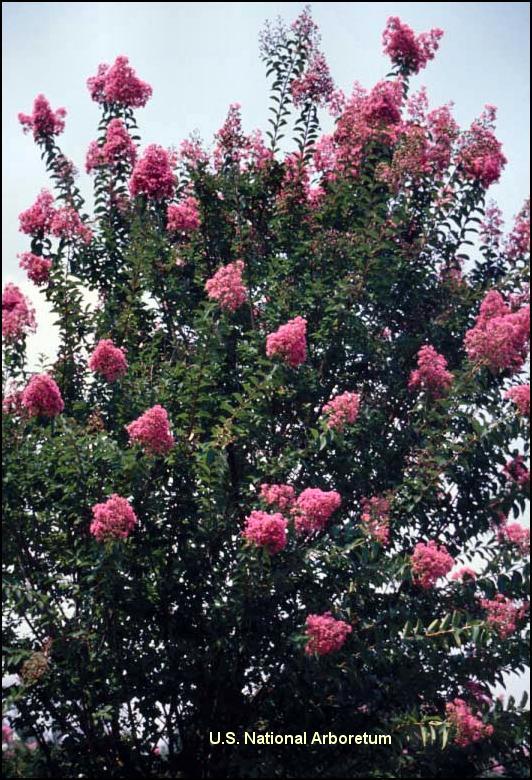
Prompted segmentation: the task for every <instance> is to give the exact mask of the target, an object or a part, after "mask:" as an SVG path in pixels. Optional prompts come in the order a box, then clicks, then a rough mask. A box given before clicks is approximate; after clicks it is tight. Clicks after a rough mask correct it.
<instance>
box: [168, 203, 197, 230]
mask: <svg viewBox="0 0 532 780" xmlns="http://www.w3.org/2000/svg"><path fill="white" fill-rule="evenodd" d="M166 217H167V224H166V229H167V230H169V231H170V232H172V233H191V232H192V231H193V230H197V229H198V228H199V226H200V224H201V223H200V215H199V203H198V201H197V199H196V198H194V197H192V196H188V197H187V198H184V199H183V200H182V201H181V202H180V203H171V204H170V205H169V206H168V209H167V212H166Z"/></svg>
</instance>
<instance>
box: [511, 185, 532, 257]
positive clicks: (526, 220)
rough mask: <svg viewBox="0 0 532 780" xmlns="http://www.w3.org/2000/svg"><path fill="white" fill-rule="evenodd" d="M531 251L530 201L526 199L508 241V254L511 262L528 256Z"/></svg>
mask: <svg viewBox="0 0 532 780" xmlns="http://www.w3.org/2000/svg"><path fill="white" fill-rule="evenodd" d="M529 253H530V201H529V200H527V201H525V203H524V205H523V208H522V209H521V211H520V212H519V214H518V215H517V217H516V218H515V223H514V227H513V230H512V232H511V233H510V235H509V236H508V240H507V242H506V256H507V257H508V259H509V260H510V262H512V263H515V262H516V260H519V259H520V258H523V257H526V255H528V254H529Z"/></svg>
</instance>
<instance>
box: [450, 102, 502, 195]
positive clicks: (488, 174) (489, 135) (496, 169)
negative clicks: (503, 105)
mask: <svg viewBox="0 0 532 780" xmlns="http://www.w3.org/2000/svg"><path fill="white" fill-rule="evenodd" d="M495 116H496V108H495V107H494V106H486V108H485V111H484V112H483V113H482V114H481V116H480V117H479V118H478V119H475V121H474V122H473V124H472V125H471V127H470V128H469V130H468V131H467V132H466V133H464V134H463V135H462V136H461V138H460V142H459V148H458V151H457V155H456V164H457V166H458V167H459V169H460V171H461V172H462V173H463V175H464V176H465V177H466V178H467V179H471V180H473V181H476V182H478V183H479V184H480V185H481V186H482V187H483V188H484V189H488V187H490V186H491V185H492V184H494V183H495V182H497V181H499V179H500V177H501V173H502V171H503V170H504V168H505V166H506V163H507V162H508V160H507V159H506V157H505V156H504V154H503V152H502V144H501V142H500V141H498V140H497V138H496V136H495V133H494V126H495Z"/></svg>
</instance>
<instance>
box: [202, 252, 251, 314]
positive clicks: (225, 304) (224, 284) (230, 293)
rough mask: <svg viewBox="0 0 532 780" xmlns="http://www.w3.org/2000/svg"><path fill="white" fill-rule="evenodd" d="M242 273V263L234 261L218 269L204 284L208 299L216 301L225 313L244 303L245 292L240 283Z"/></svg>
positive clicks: (243, 286) (244, 287)
mask: <svg viewBox="0 0 532 780" xmlns="http://www.w3.org/2000/svg"><path fill="white" fill-rule="evenodd" d="M243 271H244V263H243V261H242V260H235V262H234V263H229V264H228V265H224V266H222V267H221V268H219V269H218V270H217V271H216V273H215V274H214V276H213V277H212V278H211V279H208V280H207V282H206V283H205V290H206V292H207V295H208V297H209V298H211V299H212V300H213V301H218V303H219V304H220V306H221V308H222V309H224V310H225V311H236V310H237V309H238V308H239V306H242V304H243V303H245V302H246V298H247V290H246V286H245V285H244V282H243V281H242V272H243Z"/></svg>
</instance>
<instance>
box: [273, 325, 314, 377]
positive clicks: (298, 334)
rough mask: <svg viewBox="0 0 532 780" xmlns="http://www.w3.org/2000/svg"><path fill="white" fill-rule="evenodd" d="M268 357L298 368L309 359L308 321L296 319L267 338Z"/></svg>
mask: <svg viewBox="0 0 532 780" xmlns="http://www.w3.org/2000/svg"><path fill="white" fill-rule="evenodd" d="M266 355H267V356H268V357H279V358H281V360H283V361H284V362H285V363H287V365H289V366H291V367H292V368H297V367H298V366H300V365H302V364H303V363H304V362H305V360H306V359H307V321H306V320H305V319H304V318H303V317H295V319H293V320H289V321H288V322H287V323H286V324H285V325H281V327H280V328H278V330H276V331H275V333H270V335H269V336H268V337H267V338H266Z"/></svg>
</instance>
